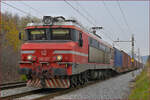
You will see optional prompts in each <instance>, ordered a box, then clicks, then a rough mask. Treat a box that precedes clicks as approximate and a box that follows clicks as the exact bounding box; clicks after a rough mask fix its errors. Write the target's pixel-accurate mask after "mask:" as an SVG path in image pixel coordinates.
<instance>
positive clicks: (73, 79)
mask: <svg viewBox="0 0 150 100" xmlns="http://www.w3.org/2000/svg"><path fill="white" fill-rule="evenodd" d="M70 82H71V86H70V87H71V88H75V87H76V86H77V78H76V76H72V77H71V78H70Z"/></svg>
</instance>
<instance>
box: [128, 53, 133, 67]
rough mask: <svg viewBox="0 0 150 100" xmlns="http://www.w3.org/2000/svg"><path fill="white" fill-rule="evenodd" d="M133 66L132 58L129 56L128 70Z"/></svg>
mask: <svg viewBox="0 0 150 100" xmlns="http://www.w3.org/2000/svg"><path fill="white" fill-rule="evenodd" d="M131 66H132V62H131V57H130V56H129V55H128V68H130V67H131Z"/></svg>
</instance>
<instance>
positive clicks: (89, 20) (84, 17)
mask: <svg viewBox="0 0 150 100" xmlns="http://www.w3.org/2000/svg"><path fill="white" fill-rule="evenodd" d="M64 1H65V3H66V4H68V5H69V6H70V7H71V8H72V9H74V10H75V11H76V12H77V13H78V14H80V15H81V16H82V17H84V18H85V19H86V20H87V21H88V22H89V23H90V24H92V25H94V26H96V25H95V23H93V22H92V21H91V20H90V19H89V18H88V17H86V16H85V15H84V14H82V13H81V12H80V11H79V10H78V9H76V8H75V7H74V6H73V5H72V4H71V3H69V2H68V1H66V0H64Z"/></svg>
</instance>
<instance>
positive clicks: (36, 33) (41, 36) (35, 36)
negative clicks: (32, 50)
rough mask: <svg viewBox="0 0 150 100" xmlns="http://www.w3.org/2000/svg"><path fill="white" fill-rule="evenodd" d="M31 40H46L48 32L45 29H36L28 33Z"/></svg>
mask: <svg viewBox="0 0 150 100" xmlns="http://www.w3.org/2000/svg"><path fill="white" fill-rule="evenodd" d="M27 35H28V39H29V40H46V39H47V38H46V30H45V29H34V30H28V31H27Z"/></svg>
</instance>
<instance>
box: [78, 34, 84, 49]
mask: <svg viewBox="0 0 150 100" xmlns="http://www.w3.org/2000/svg"><path fill="white" fill-rule="evenodd" d="M79 46H80V47H82V46H83V38H82V33H79Z"/></svg>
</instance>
